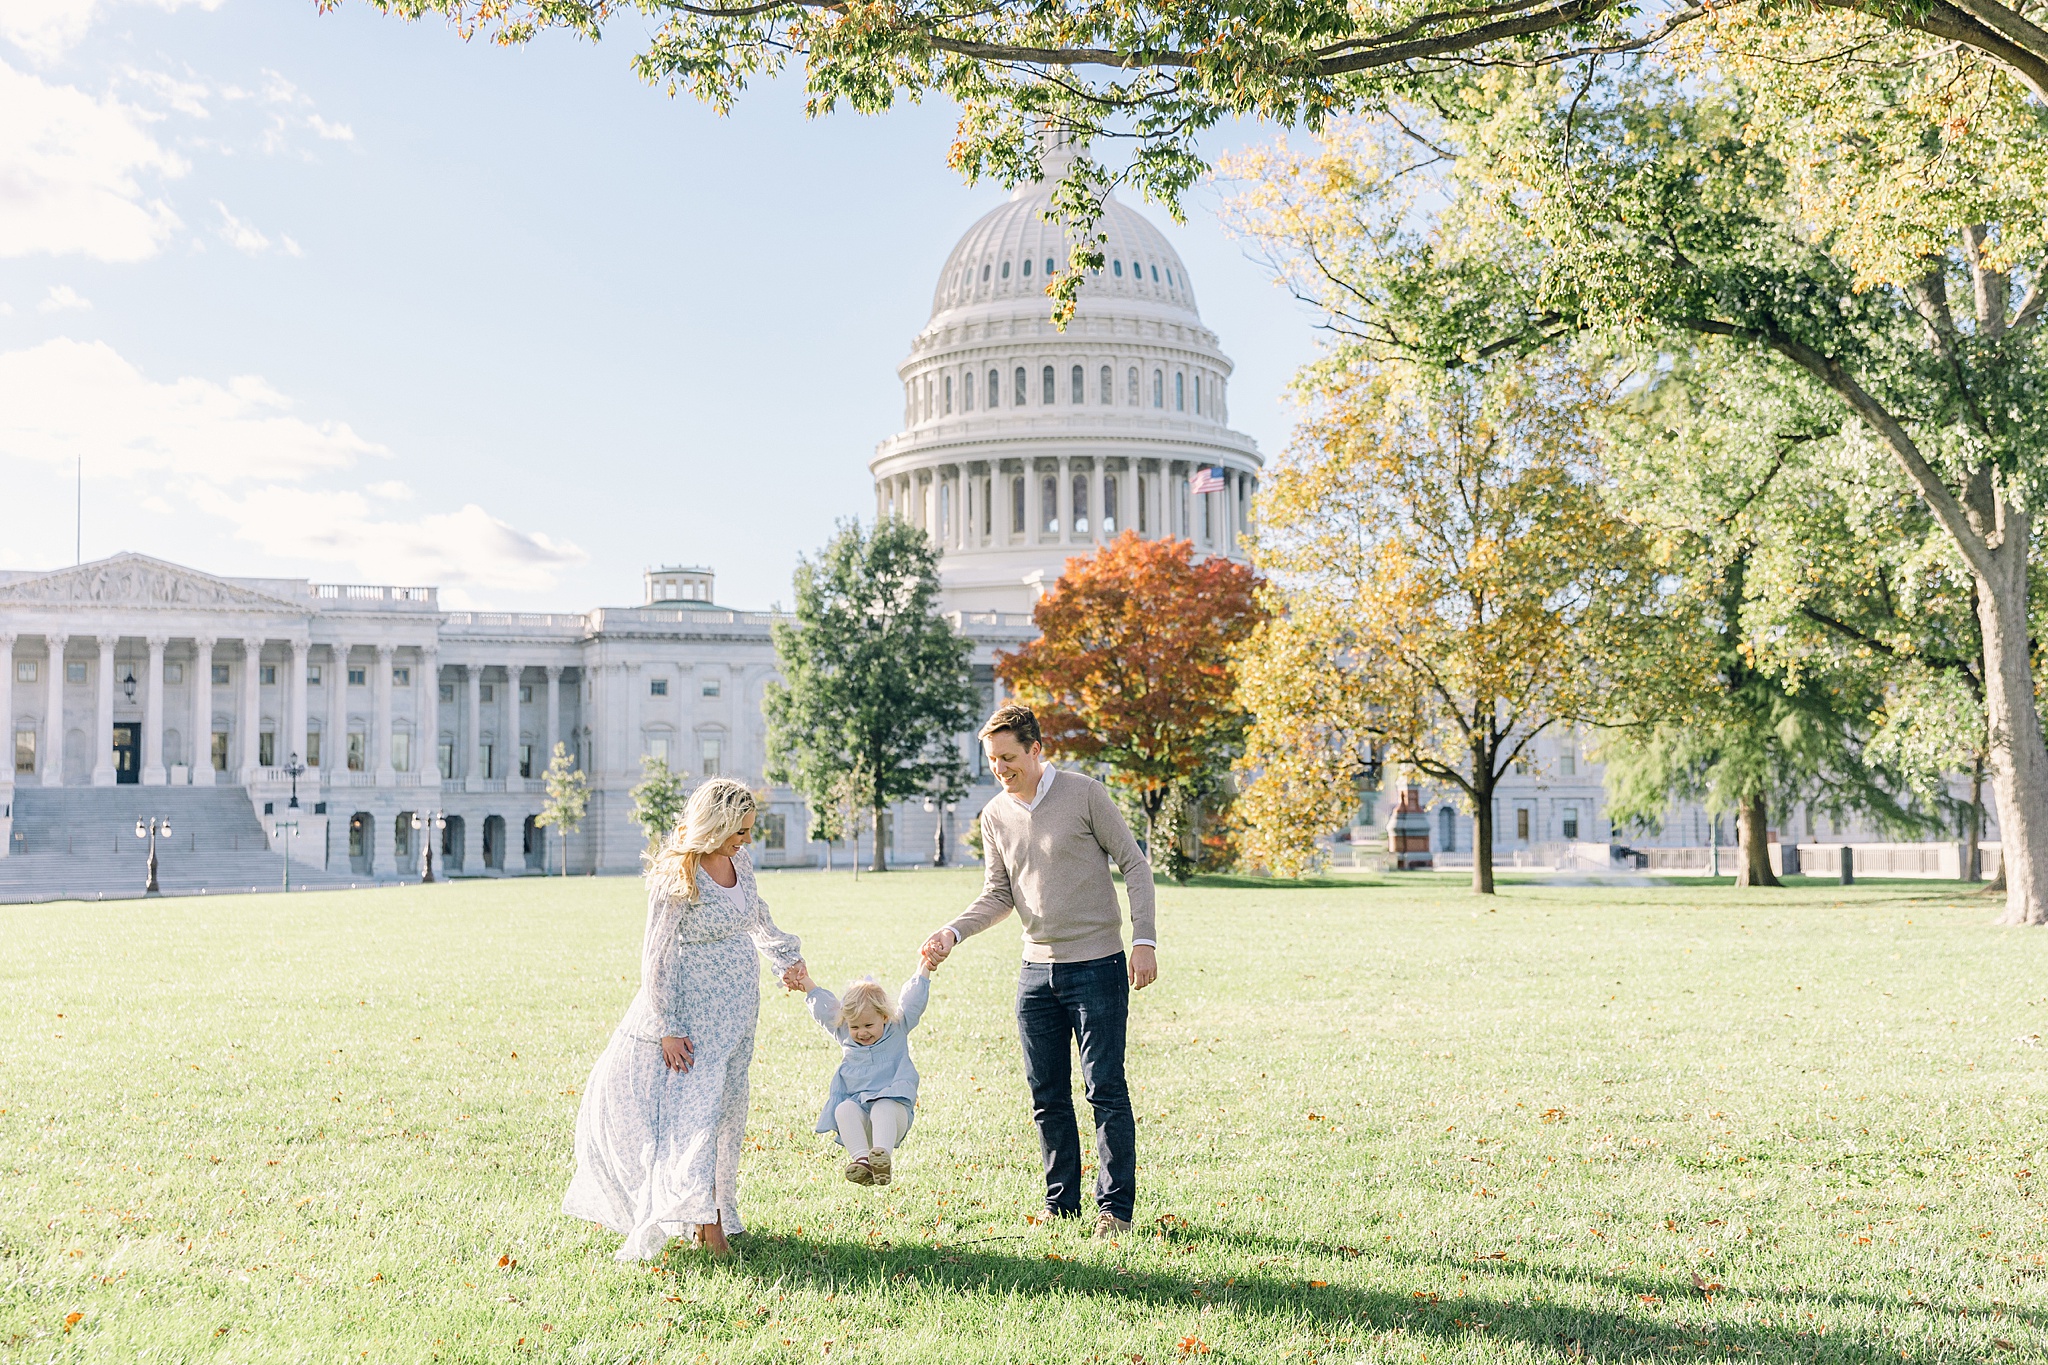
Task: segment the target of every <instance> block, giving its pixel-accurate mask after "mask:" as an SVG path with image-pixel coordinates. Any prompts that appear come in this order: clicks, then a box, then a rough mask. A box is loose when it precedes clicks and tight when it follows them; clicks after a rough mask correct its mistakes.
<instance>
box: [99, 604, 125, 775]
mask: <svg viewBox="0 0 2048 1365" xmlns="http://www.w3.org/2000/svg"><path fill="white" fill-rule="evenodd" d="M98 638H99V647H100V664H99V669H100V672H99V685H100V686H99V707H98V709H97V710H96V711H95V712H94V715H93V726H92V733H93V740H92V743H93V760H92V784H93V785H94V786H95V787H111V786H113V785H114V646H115V644H116V643H118V642H119V640H120V637H119V636H116V635H102V636H100V637H98Z"/></svg>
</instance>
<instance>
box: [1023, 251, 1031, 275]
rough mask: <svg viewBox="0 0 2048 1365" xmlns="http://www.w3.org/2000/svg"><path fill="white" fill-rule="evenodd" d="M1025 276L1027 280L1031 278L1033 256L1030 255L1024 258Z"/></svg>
mask: <svg viewBox="0 0 2048 1365" xmlns="http://www.w3.org/2000/svg"><path fill="white" fill-rule="evenodd" d="M1024 278H1025V279H1027V280H1028V279H1030V278H1031V258H1030V257H1029V256H1026V257H1025V258H1024Z"/></svg>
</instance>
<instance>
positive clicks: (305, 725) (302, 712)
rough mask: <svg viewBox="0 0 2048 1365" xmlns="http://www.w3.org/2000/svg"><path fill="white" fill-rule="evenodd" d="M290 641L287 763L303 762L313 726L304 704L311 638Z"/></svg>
mask: <svg viewBox="0 0 2048 1365" xmlns="http://www.w3.org/2000/svg"><path fill="white" fill-rule="evenodd" d="M290 643H291V651H292V659H291V670H292V675H291V698H292V702H291V719H290V720H289V721H288V722H286V728H285V737H286V738H285V742H286V743H287V744H288V745H289V746H290V747H289V748H288V749H287V750H286V751H285V753H286V757H285V761H286V762H287V763H289V762H291V761H292V760H293V759H296V760H298V761H299V762H300V763H304V762H305V761H306V736H307V735H308V734H310V733H312V728H313V727H312V718H311V717H310V716H309V715H307V713H306V706H307V703H308V700H309V699H308V697H307V695H306V689H307V683H306V665H307V663H308V662H310V659H309V656H310V655H311V654H312V652H313V642H312V641H311V640H293V641H291V642H290Z"/></svg>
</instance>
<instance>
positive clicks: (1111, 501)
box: [1102, 474, 1116, 536]
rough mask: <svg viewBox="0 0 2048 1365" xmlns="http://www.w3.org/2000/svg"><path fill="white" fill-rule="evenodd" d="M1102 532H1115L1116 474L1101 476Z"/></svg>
mask: <svg viewBox="0 0 2048 1365" xmlns="http://www.w3.org/2000/svg"><path fill="white" fill-rule="evenodd" d="M1102 534H1104V535H1106V536H1113V535H1115V534H1116V475H1114V474H1104V475H1103V476H1102Z"/></svg>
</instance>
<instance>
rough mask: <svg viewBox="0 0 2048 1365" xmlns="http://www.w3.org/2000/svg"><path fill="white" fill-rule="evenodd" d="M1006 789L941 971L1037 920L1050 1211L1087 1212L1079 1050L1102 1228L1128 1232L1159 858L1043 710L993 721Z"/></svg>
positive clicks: (1022, 1027)
mask: <svg viewBox="0 0 2048 1365" xmlns="http://www.w3.org/2000/svg"><path fill="white" fill-rule="evenodd" d="M981 743H982V748H983V749H984V750H985V751H986V752H987V754H988V760H989V766H990V767H992V768H993V769H994V770H995V774H996V777H997V779H998V780H999V781H1001V783H1002V784H1003V793H1004V794H1003V795H1001V796H998V797H997V798H996V799H995V800H993V801H991V802H989V803H988V807H987V809H985V810H983V811H982V813H981V846H982V852H983V858H984V867H985V871H984V873H983V880H982V888H981V895H980V896H979V897H977V898H976V900H975V902H974V904H972V905H970V906H968V907H967V909H966V910H964V911H962V912H961V913H960V915H959V916H958V917H957V918H956V919H954V920H953V922H952V923H951V924H948V925H946V926H945V927H944V928H942V929H940V930H939V931H937V932H936V933H934V934H933V935H932V936H931V937H930V938H928V939H926V940H925V943H924V959H925V962H926V964H927V965H928V966H929V967H934V968H935V967H937V966H938V965H939V964H940V963H941V962H944V961H945V960H946V957H947V955H948V954H950V953H951V952H952V951H953V949H954V947H955V946H956V945H957V944H958V943H959V942H960V940H962V939H964V938H966V937H968V936H969V935H971V934H978V933H980V932H981V931H982V930H983V929H986V928H988V927H989V926H990V925H992V924H995V923H996V922H997V921H999V920H1001V919H1003V918H1004V917H1005V916H1007V915H1009V914H1010V913H1011V912H1012V911H1014V912H1016V915H1017V918H1018V919H1019V920H1021V921H1022V922H1023V925H1024V965H1023V967H1022V968H1021V970H1020V974H1019V977H1018V982H1017V1031H1018V1033H1019V1035H1020V1036H1021V1037H1022V1039H1023V1044H1024V1078H1025V1080H1026V1081H1027V1082H1029V1084H1030V1086H1031V1117H1032V1121H1033V1122H1034V1123H1036V1124H1037V1125H1038V1145H1039V1149H1040V1151H1041V1152H1042V1154H1043V1155H1044V1158H1045V1205H1046V1211H1047V1212H1048V1213H1050V1214H1052V1215H1053V1216H1054V1217H1056V1218H1074V1217H1078V1216H1079V1215H1080V1212H1081V1135H1080V1130H1079V1127H1078V1126H1077V1124H1076V1121H1075V1117H1074V1093H1073V1065H1074V1063H1073V1051H1072V1050H1073V1048H1074V1046H1075V1045H1078V1046H1079V1049H1080V1053H1081V1080H1082V1083H1083V1085H1084V1087H1085V1088H1086V1091H1087V1094H1088V1106H1089V1108H1090V1109H1091V1110H1093V1111H1094V1114H1095V1160H1096V1176H1095V1207H1096V1215H1097V1216H1096V1224H1095V1234H1096V1236H1098V1237H1112V1236H1115V1235H1116V1234H1117V1233H1119V1232H1124V1231H1128V1230H1129V1228H1130V1226H1131V1214H1132V1210H1133V1208H1134V1205H1135V1200H1136V1195H1137V1178H1138V1145H1137V1144H1138V1126H1137V1121H1136V1119H1135V1118H1134V1117H1133V1115H1132V1113H1131V1092H1130V1087H1129V1085H1128V1084H1126V1082H1125V1080H1124V1037H1125V1024H1126V1020H1127V1018H1128V1016H1129V1012H1130V993H1131V991H1133V990H1143V989H1144V988H1145V987H1147V986H1149V985H1151V984H1152V982H1153V981H1154V980H1155V979H1157V977H1158V975H1159V965H1158V942H1157V939H1156V938H1155V937H1154V932H1153V891H1152V865H1151V863H1149V862H1148V861H1146V858H1145V853H1144V850H1142V849H1140V848H1139V847H1138V841H1137V840H1136V839H1133V838H1132V837H1131V827H1130V825H1129V824H1127V823H1126V822H1125V821H1124V817H1123V814H1122V812H1120V811H1118V810H1117V808H1116V803H1115V802H1114V801H1113V800H1111V799H1110V795H1109V791H1108V789H1107V788H1105V787H1104V786H1103V785H1102V784H1101V783H1100V782H1097V781H1096V780H1095V779H1094V778H1092V777H1088V776H1086V775H1085V774H1082V773H1076V772H1061V771H1059V770H1058V769H1056V768H1054V767H1053V766H1052V765H1051V764H1049V763H1047V762H1046V761H1045V749H1044V746H1043V744H1042V743H1041V742H1040V738H1039V731H1038V717H1036V716H1034V715H1033V714H1032V713H1031V710H1030V708H1028V707H1024V706H1016V705H1011V706H1004V707H1002V708H1000V709H999V710H997V712H996V713H995V714H994V715H993V716H991V717H989V721H988V724H986V725H984V726H982V728H981ZM1112 859H1114V860H1115V862H1116V865H1117V867H1118V869H1119V870H1120V871H1122V873H1123V874H1124V887H1125V890H1126V892H1127V894H1128V895H1129V898H1130V902H1131V952H1130V957H1129V959H1128V961H1126V959H1125V956H1124V932H1123V911H1122V909H1121V907H1119V906H1118V904H1117V898H1116V884H1115V883H1114V882H1113V881H1111V880H1110V875H1109V864H1110V861H1111V860H1112Z"/></svg>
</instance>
